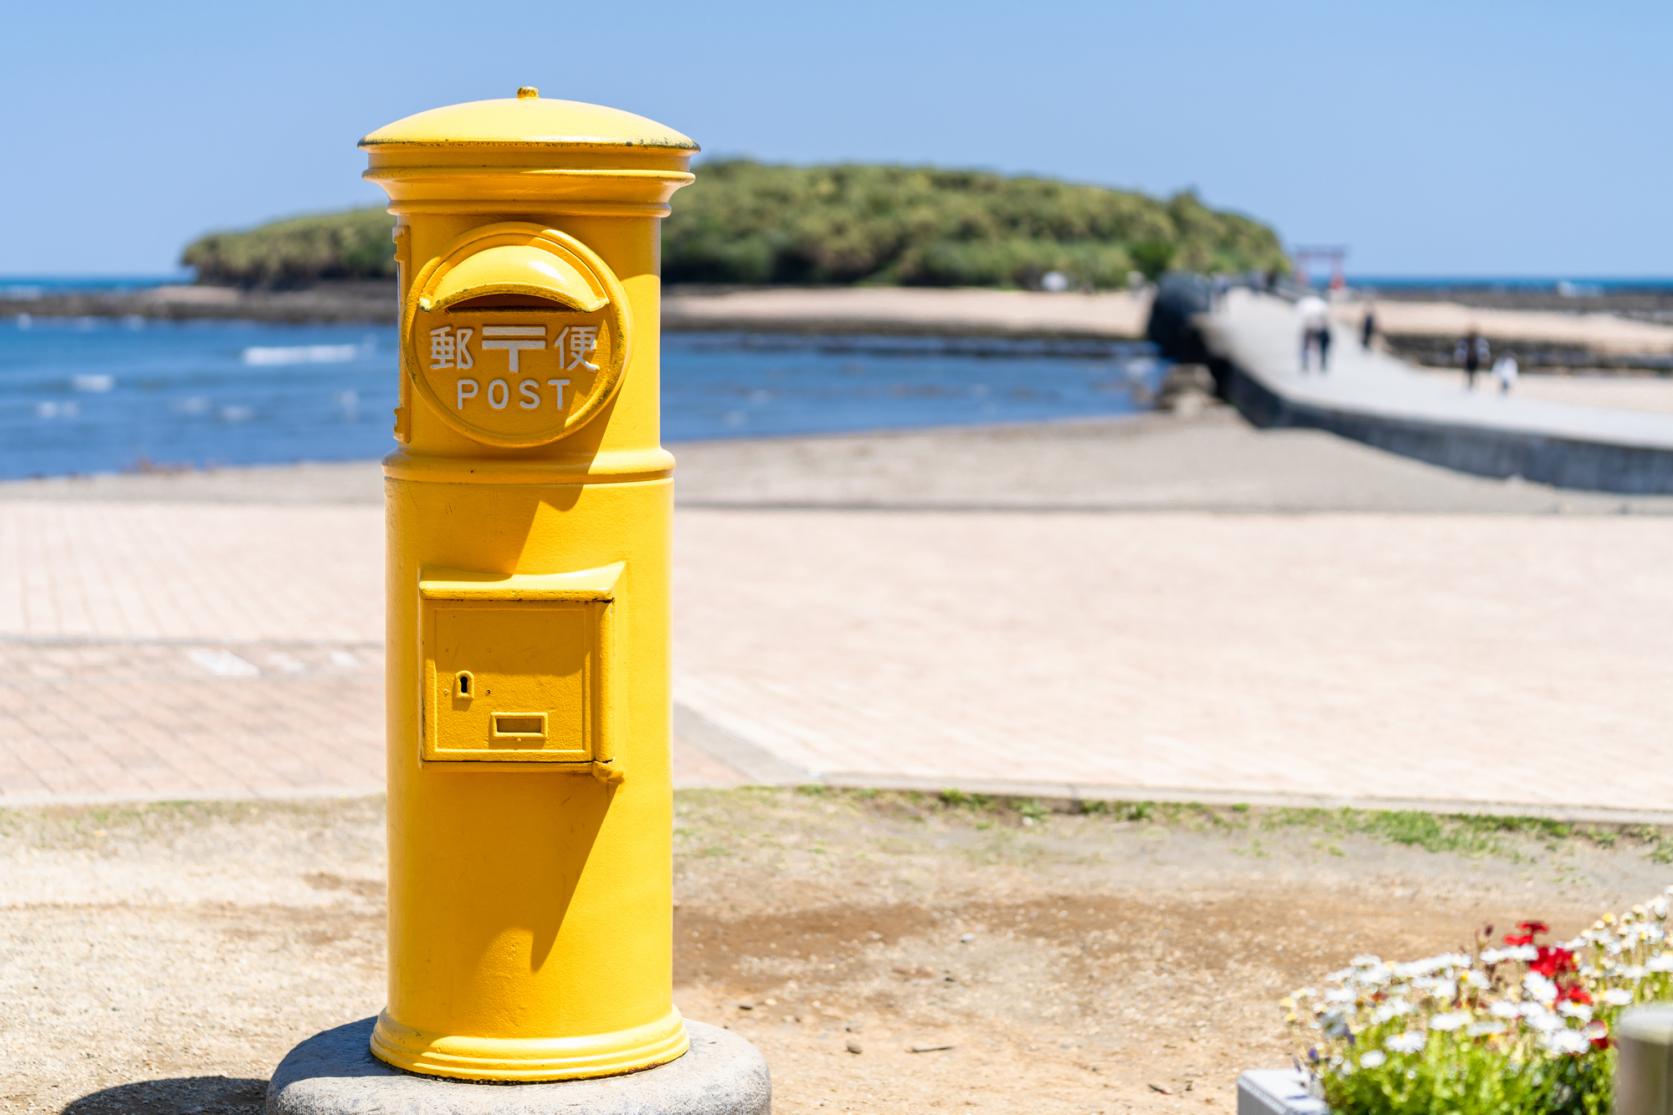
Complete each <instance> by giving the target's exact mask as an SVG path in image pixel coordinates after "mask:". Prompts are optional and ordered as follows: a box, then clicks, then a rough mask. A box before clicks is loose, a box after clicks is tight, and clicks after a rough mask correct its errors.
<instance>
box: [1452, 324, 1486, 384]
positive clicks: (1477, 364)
mask: <svg viewBox="0 0 1673 1115" xmlns="http://www.w3.org/2000/svg"><path fill="white" fill-rule="evenodd" d="M1453 355H1454V358H1455V359H1457V361H1458V363H1459V364H1460V365H1462V366H1463V368H1464V390H1466V391H1474V390H1475V377H1476V373H1477V372H1479V371H1481V366H1482V364H1484V363H1486V362H1487V357H1488V355H1489V352H1488V348H1487V338H1486V337H1483V336H1482V335H1481V334H1480V333H1478V332H1476V329H1475V326H1473V325H1472V326H1471V327H1470V331H1469V332H1468V333H1466V334H1464V337H1463V339H1462V340H1460V341H1459V342H1458V348H1457V349H1456V350H1455V351H1454V353H1453Z"/></svg>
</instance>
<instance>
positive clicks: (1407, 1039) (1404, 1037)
mask: <svg viewBox="0 0 1673 1115" xmlns="http://www.w3.org/2000/svg"><path fill="white" fill-rule="evenodd" d="M1424 1041H1425V1037H1424V1035H1423V1033H1422V1032H1421V1031H1418V1030H1407V1031H1406V1032H1405V1033H1403V1034H1395V1035H1394V1036H1393V1037H1391V1038H1389V1039H1388V1040H1387V1041H1385V1042H1383V1048H1384V1049H1388V1050H1391V1051H1393V1052H1395V1053H1416V1052H1417V1051H1418V1050H1420V1049H1422V1048H1423V1043H1424Z"/></svg>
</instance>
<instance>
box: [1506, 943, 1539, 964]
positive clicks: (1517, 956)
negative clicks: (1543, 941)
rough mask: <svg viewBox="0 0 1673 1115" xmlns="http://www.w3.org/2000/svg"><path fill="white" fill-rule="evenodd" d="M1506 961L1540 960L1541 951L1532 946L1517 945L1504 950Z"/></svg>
mask: <svg viewBox="0 0 1673 1115" xmlns="http://www.w3.org/2000/svg"><path fill="white" fill-rule="evenodd" d="M1503 952H1504V957H1505V959H1506V960H1538V959H1539V950H1538V949H1536V948H1534V946H1532V945H1517V946H1515V947H1514V948H1508V949H1505V950H1503Z"/></svg>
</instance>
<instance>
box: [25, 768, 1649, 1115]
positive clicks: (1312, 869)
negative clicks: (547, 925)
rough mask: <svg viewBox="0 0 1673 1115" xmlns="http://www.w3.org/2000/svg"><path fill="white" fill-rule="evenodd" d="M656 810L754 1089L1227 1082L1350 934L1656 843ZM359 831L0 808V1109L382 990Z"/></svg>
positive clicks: (693, 990)
mask: <svg viewBox="0 0 1673 1115" xmlns="http://www.w3.org/2000/svg"><path fill="white" fill-rule="evenodd" d="M1396 820H1397V819H1396ZM676 826H677V829H676V864H677V868H676V883H675V891H676V903H677V906H676V912H675V940H676V946H675V947H676V958H675V969H676V974H675V981H676V988H675V995H676V999H677V1001H678V1003H679V1004H680V1006H681V1008H682V1009H683V1010H684V1011H685V1012H686V1013H687V1014H688V1015H689V1016H690V1017H693V1018H698V1019H703V1020H706V1021H710V1022H714V1023H719V1024H722V1025H726V1026H729V1027H731V1028H733V1029H735V1030H736V1031H738V1032H739V1033H741V1034H743V1035H744V1036H745V1037H747V1038H749V1039H750V1040H751V1041H753V1042H755V1043H756V1044H757V1045H758V1046H759V1047H760V1048H761V1049H762V1050H763V1052H764V1053H765V1054H766V1055H767V1057H768V1059H769V1061H770V1063H771V1065H772V1070H773V1075H774V1083H775V1092H776V1097H775V1098H776V1106H775V1110H777V1111H779V1112H782V1113H786V1115H793V1113H796V1112H804V1111H833V1112H883V1111H981V1112H1016V1111H1027V1112H1158V1113H1160V1112H1178V1111H1207V1112H1230V1111H1232V1110H1233V1107H1234V1099H1233V1084H1234V1081H1235V1078H1236V1074H1237V1073H1238V1072H1239V1071H1240V1070H1241V1069H1243V1068H1245V1067H1249V1066H1251V1065H1280V1064H1283V1063H1285V1062H1286V1060H1287V1058H1288V1056H1289V1055H1290V1054H1291V1053H1292V1052H1293V1051H1294V1041H1293V1039H1292V1038H1291V1037H1290V1036H1289V1035H1288V1034H1286V1032H1285V1031H1284V1029H1283V1027H1282V1025H1281V1022H1280V1019H1279V1013H1278V1011H1277V1008H1276V1006H1275V1001H1276V999H1277V998H1279V997H1280V996H1282V995H1283V994H1285V993H1287V992H1288V991H1289V990H1291V989H1293V988H1294V987H1296V986H1299V985H1301V984H1303V983H1306V982H1309V981H1313V980H1316V979H1317V978H1318V977H1319V976H1320V975H1321V974H1322V973H1324V972H1326V971H1328V970H1330V969H1332V968H1334V967H1337V966H1339V965H1341V964H1342V963H1343V962H1344V961H1346V959H1347V958H1349V957H1350V956H1353V955H1355V954H1358V953H1361V952H1365V951H1374V952H1378V953H1381V954H1382V955H1385V956H1389V957H1399V958H1410V957H1414V956H1418V955H1427V954H1429V953H1432V952H1435V951H1440V950H1443V949H1451V948H1457V947H1462V946H1467V944H1468V943H1469V941H1470V940H1471V938H1472V935H1473V934H1474V932H1475V931H1476V930H1477V929H1478V928H1479V927H1480V926H1481V925H1482V924H1483V923H1488V922H1492V923H1496V924H1499V925H1505V924H1509V923H1511V922H1512V921H1514V920H1516V919H1519V918H1523V917H1530V916H1538V917H1542V918H1546V919H1548V920H1550V921H1551V922H1553V923H1554V925H1555V926H1556V928H1557V931H1558V932H1559V933H1562V932H1567V931H1572V930H1573V929H1575V928H1578V927H1579V926H1580V925H1581V924H1583V923H1586V922H1588V921H1589V920H1590V919H1591V918H1592V917H1594V916H1595V915H1596V914H1597V913H1598V912H1601V911H1602V910H1605V909H1612V908H1618V907H1622V906H1624V905H1627V904H1630V903H1631V902H1634V901H1639V900H1642V899H1643V898H1646V897H1648V896H1649V895H1651V894H1654V893H1656V892H1658V891H1659V890H1660V888H1661V886H1662V885H1663V883H1664V882H1665V881H1666V875H1667V869H1666V868H1664V867H1658V866H1656V865H1655V864H1654V863H1653V862H1651V859H1650V852H1649V845H1647V844H1645V843H1644V842H1643V841H1641V840H1635V839H1631V838H1628V839H1621V840H1619V841H1617V842H1616V843H1615V844H1614V846H1613V847H1612V848H1610V849H1608V850H1605V849H1603V848H1601V847H1599V846H1598V845H1597V844H1595V843H1593V842H1592V841H1590V840H1583V839H1580V838H1577V837H1570V838H1567V839H1561V840H1558V839H1551V838H1547V839H1540V838H1538V837H1537V836H1535V835H1533V834H1512V835H1498V836H1489V837H1482V836H1479V835H1468V836H1466V837H1465V838H1464V839H1460V840H1454V841H1448V840H1446V839H1443V840H1442V841H1441V842H1440V843H1438V844H1431V847H1440V848H1443V849H1444V850H1441V851H1426V850H1423V849H1422V848H1420V847H1413V846H1404V845H1400V844H1395V843H1391V842H1390V839H1389V835H1390V834H1391V833H1396V828H1395V827H1391V828H1389V829H1388V831H1387V832H1384V833H1383V834H1382V835H1368V834H1364V833H1355V832H1350V831H1345V830H1344V826H1343V824H1342V823H1341V822H1340V821H1338V820H1333V819H1330V818H1324V817H1316V816H1315V817H1310V818H1303V817H1297V816H1294V815H1290V814H1268V813H1261V812H1260V811H1254V812H1238V811H1235V810H1223V811H1219V812H1217V813H1209V812H1206V811H1196V810H1181V811H1157V812H1156V813H1154V814H1152V815H1151V816H1150V817H1149V819H1145V820H1133V819H1130V818H1129V817H1116V816H1110V815H1096V816H1070V815H1065V814H1046V815H1035V816H1030V815H1025V814H1024V813H1019V812H1016V811H1014V810H1012V809H1010V808H1009V807H1006V808H989V809H980V808H977V809H972V808H966V807H946V806H942V805H940V804H938V803H936V802H935V801H934V800H933V799H930V800H928V801H911V800H905V799H901V798H897V797H892V796H888V795H883V796H873V797H853V796H848V795H834V794H824V795H820V796H809V795H806V794H802V793H797V792H794V791H727V792H694V793H686V794H683V795H681V797H680V800H679V806H678V817H677V821H676ZM382 830H383V822H382V815H381V807H380V803H379V802H377V801H376V800H357V801H347V802H336V803H330V804H297V805H260V806H257V805H241V806H151V807H146V808H144V809H137V810H122V811H109V810H106V811H89V810H52V811H27V812H11V813H0V831H3V832H4V835H5V839H4V841H3V842H0V879H4V880H5V884H4V887H3V888H0V1001H3V1002H4V1003H5V1004H6V1009H5V1010H4V1011H3V1012H0V1065H4V1066H5V1072H4V1074H3V1075H0V1109H4V1110H6V1111H16V1112H56V1111H60V1110H63V1111H67V1112H72V1113H74V1115H92V1113H107V1112H108V1113H116V1112H121V1113H135V1115H162V1113H169V1115H183V1113H186V1112H240V1113H252V1115H253V1113H254V1112H256V1111H259V1110H260V1100H261V1095H262V1089H263V1086H264V1084H263V1082H264V1081H265V1078H266V1076H267V1074H268V1073H269V1072H270V1071H271V1069H272V1066H273V1065H274V1064H275V1063H276V1062H277V1061H278V1059H279V1058H280V1057H281V1056H283V1054H284V1052H285V1051H286V1050H287V1049H288V1048H289V1047H290V1046H291V1045H293V1044H294V1043H296V1042H297V1041H300V1040H301V1039H302V1038H304V1037H306V1036H308V1035H309V1034H311V1033H313V1032H315V1031H317V1030H320V1029H323V1028H326V1027H329V1026H333V1025H336V1024H338V1023H341V1022H344V1021H348V1020H352V1019H355V1018H359V1017H364V1016H366V1015H368V1014H371V1013H374V1012H375V1011H376V1009H377V1008H378V1007H379V1006H381V1004H382V1001H383V978H384V975H383V949H382V934H383V914H382V906H383V895H384V890H383V882H382V879H383V863H382V854H381V849H382V836H383V831H382ZM1402 831H1403V830H1402ZM926 1047H927V1048H931V1049H933V1050H934V1051H931V1052H917V1053H914V1052H912V1050H913V1049H915V1048H916V1049H925V1048H926ZM942 1047H945V1048H942ZM851 1050H857V1052H854V1051H851Z"/></svg>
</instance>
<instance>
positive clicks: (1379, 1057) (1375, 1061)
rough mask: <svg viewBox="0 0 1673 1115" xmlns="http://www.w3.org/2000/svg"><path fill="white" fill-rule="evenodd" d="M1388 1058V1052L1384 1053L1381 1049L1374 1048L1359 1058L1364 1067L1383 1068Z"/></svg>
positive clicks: (1360, 1064) (1361, 1065)
mask: <svg viewBox="0 0 1673 1115" xmlns="http://www.w3.org/2000/svg"><path fill="white" fill-rule="evenodd" d="M1387 1060H1388V1054H1386V1053H1384V1052H1383V1051H1382V1050H1380V1049H1373V1050H1371V1052H1369V1053H1367V1054H1366V1055H1365V1056H1363V1057H1361V1058H1360V1059H1359V1067H1360V1068H1362V1069H1375V1068H1381V1067H1382V1065H1383V1062H1385V1061H1387Z"/></svg>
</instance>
